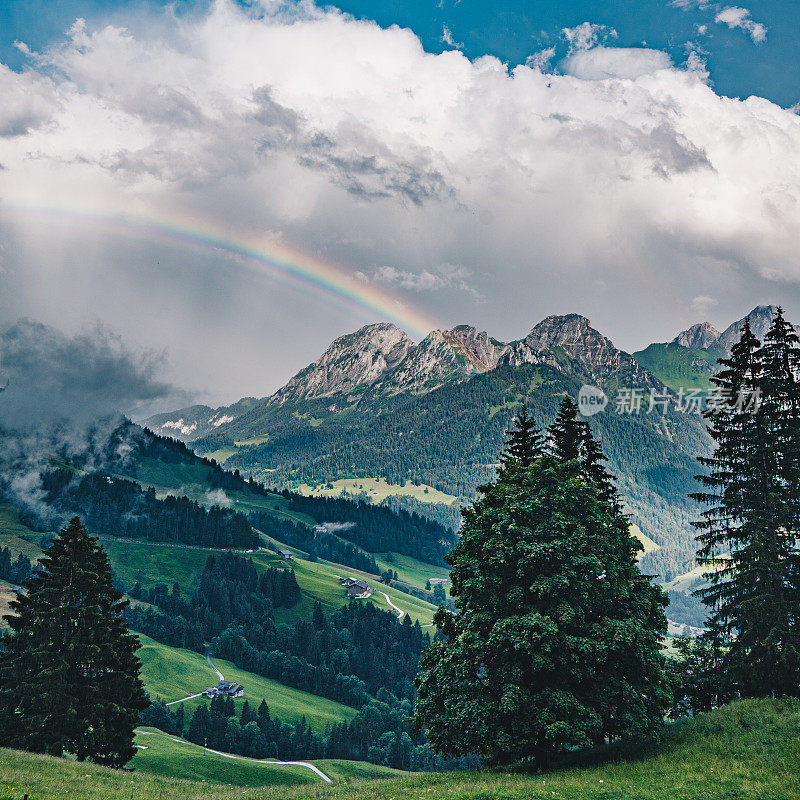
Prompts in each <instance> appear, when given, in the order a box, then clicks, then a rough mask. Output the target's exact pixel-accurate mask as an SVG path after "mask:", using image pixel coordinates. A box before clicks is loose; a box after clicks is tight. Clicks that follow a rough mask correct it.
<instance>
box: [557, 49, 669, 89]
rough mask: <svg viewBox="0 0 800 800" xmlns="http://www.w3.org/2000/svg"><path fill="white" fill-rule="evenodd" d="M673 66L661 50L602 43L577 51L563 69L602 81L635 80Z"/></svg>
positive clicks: (564, 64)
mask: <svg viewBox="0 0 800 800" xmlns="http://www.w3.org/2000/svg"><path fill="white" fill-rule="evenodd" d="M671 66H672V60H671V59H670V57H669V56H668V55H667V54H666V53H662V52H661V51H660V50H649V49H646V48H642V47H603V46H602V45H600V46H598V47H593V48H591V49H590V50H578V51H577V52H575V53H573V54H572V55H570V56H567V57H566V58H565V59H564V60H563V61H562V62H561V69H562V70H563V71H564V73H565V74H567V75H572V76H573V77H575V78H580V79H581V80H584V81H602V80H606V79H607V78H625V79H628V80H636V78H641V77H642V76H643V75H649V74H650V73H653V72H657V71H658V70H662V69H669V68H670V67H671Z"/></svg>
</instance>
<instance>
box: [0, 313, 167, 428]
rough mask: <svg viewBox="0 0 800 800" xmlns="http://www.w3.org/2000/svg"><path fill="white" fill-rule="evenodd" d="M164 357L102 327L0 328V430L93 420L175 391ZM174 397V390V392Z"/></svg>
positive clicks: (27, 324)
mask: <svg viewBox="0 0 800 800" xmlns="http://www.w3.org/2000/svg"><path fill="white" fill-rule="evenodd" d="M163 366H164V365H163V359H162V357H160V356H158V355H157V354H154V353H135V352H133V351H131V350H130V349H128V348H127V347H125V345H124V344H123V342H122V340H121V339H120V338H119V337H118V336H115V335H113V334H111V333H109V332H108V331H106V330H104V329H103V328H96V329H95V330H94V331H92V332H91V333H87V334H83V335H78V336H74V337H68V336H65V335H64V334H63V333H61V332H60V331H58V330H56V329H54V328H51V327H49V326H47V325H43V324H41V323H39V322H34V321H33V320H29V319H22V320H19V321H18V322H17V323H16V324H15V325H12V326H11V327H10V328H7V329H6V330H4V331H2V332H0V386H2V387H3V391H2V393H0V429H2V428H17V427H31V426H37V427H38V426H42V425H48V424H50V423H58V422H61V421H65V420H67V421H70V422H88V421H91V420H95V419H97V418H100V417H105V416H107V415H109V414H115V413H120V412H130V411H131V410H132V409H133V408H135V407H136V406H139V405H140V404H142V403H150V402H152V401H154V400H159V399H163V398H165V397H167V396H168V395H170V394H171V393H173V390H172V388H171V387H170V386H169V385H168V384H167V383H165V382H164V381H162V380H159V378H158V375H159V373H160V372H161V371H162V370H163ZM173 396H174V395H173Z"/></svg>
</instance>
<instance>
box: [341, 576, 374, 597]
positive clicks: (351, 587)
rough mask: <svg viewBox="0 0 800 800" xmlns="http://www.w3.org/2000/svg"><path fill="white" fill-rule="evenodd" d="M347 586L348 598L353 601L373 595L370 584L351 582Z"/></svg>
mask: <svg viewBox="0 0 800 800" xmlns="http://www.w3.org/2000/svg"><path fill="white" fill-rule="evenodd" d="M346 585H347V596H348V598H350V599H351V600H356V599H361V598H363V597H369V596H370V595H371V594H372V589H370V587H369V584H368V583H367V582H366V581H355V580H353V581H350V583H348V584H346Z"/></svg>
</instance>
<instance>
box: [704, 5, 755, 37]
mask: <svg viewBox="0 0 800 800" xmlns="http://www.w3.org/2000/svg"><path fill="white" fill-rule="evenodd" d="M714 22H719V23H724V24H725V25H727V26H728V27H729V28H730V29H731V30H733V29H734V28H741V29H742V30H743V31H745V32H746V33H748V34H749V35H750V38H751V39H752V40H753V41H754V42H755V43H756V44H761V43H762V42H763V41H765V40H766V38H767V26H766V25H764V24H763V23H762V22H756V21H755V20H754V19H752V18H751V17H750V11H749V10H748V9H746V8H740V7H739V6H727V7H726V8H723V9H722V10H721V11H720V12H719V13H718V14H717V16H716V17H714Z"/></svg>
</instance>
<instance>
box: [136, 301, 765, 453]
mask: <svg viewBox="0 0 800 800" xmlns="http://www.w3.org/2000/svg"><path fill="white" fill-rule="evenodd" d="M774 311H775V307H774V306H759V307H757V308H755V309H753V311H751V312H750V314H748V315H747V317H746V318H745V319H749V320H750V325H751V327H752V329H753V332H754V333H755V335H756V336H758V337H759V338H760V339H763V336H764V333H765V332H766V330H767V328H768V327H769V324H770V322H771V319H772V316H773V314H774ZM743 323H744V319H742V320H739V321H738V322H735V323H733V325H731V326H730V327H728V328H727V329H726V330H725V331H724V332H723V333H721V334H720V333H718V332H717V331H716V330H715V329H714V328H713V327H712V326H711V325H710V324H709V323H707V322H705V323H698V324H697V325H693V326H692V327H691V328H689V329H688V330H686V331H683V332H682V333H680V334H679V335H678V336H677V337H676V338H675V339H674V340H673V341H674V342H675V343H676V344H680V345H682V346H684V347H688V348H691V349H708V348H711V347H715V346H717V347H720V348H722V349H724V350H726V351H728V352H729V351H730V347H731V345H732V344H733V343H734V342H736V341H737V340H738V338H739V334H740V331H741V327H742V325H743ZM522 364H543V365H547V366H550V367H553V368H554V369H557V370H559V371H560V372H563V373H564V374H567V375H570V376H573V377H576V378H578V379H580V380H582V381H584V382H585V383H591V384H594V385H597V386H600V387H605V386H606V384H607V383H609V382H610V383H611V384H613V385H617V386H628V387H639V388H652V389H655V390H656V391H664V389H665V386H664V384H663V383H662V382H661V381H660V380H659V379H658V378H657V377H656V376H655V375H654V374H653V373H652V372H651V371H650V370H649V369H647V368H645V367H643V366H642V365H641V364H639V363H638V362H637V361H636V360H635V359H634V358H633V357H632V356H631V355H630V354H629V353H626V352H624V351H622V350H619V349H618V348H616V347H615V346H614V343H613V342H612V341H611V340H610V339H608V338H607V337H606V336H603V334H601V333H600V332H599V331H597V330H595V329H594V328H592V326H591V324H590V322H589V320H588V319H587V318H586V317H583V316H581V315H580V314H566V315H563V316H550V317H547V318H546V319H544V320H542V321H541V322H540V323H539V324H538V325H536V326H534V328H533V329H532V330H531V332H530V333H529V334H528V335H527V336H526V337H525V338H524V339H522V340H521V341H518V342H515V343H514V344H505V343H504V342H501V341H498V340H497V339H493V338H492V337H490V336H489V335H488V334H487V333H486V332H484V331H482V332H480V333H479V332H478V331H477V329H476V328H474V327H472V326H469V325H458V326H457V327H455V328H453V329H452V330H450V331H440V330H436V331H432V332H431V333H430V334H428V336H426V337H425V338H424V339H423V340H422V341H421V342H420V343H419V344H418V345H415V344H414V343H413V341H412V340H411V339H410V338H409V337H408V335H407V334H405V333H404V332H403V331H401V330H400V329H399V328H398V327H397V326H396V325H392V324H389V323H379V324H376V325H367V326H365V327H363V328H361V329H360V330H358V331H356V332H355V333H351V334H347V335H346V336H340V337H339V338H338V339H336V340H335V341H334V342H333V343H332V344H331V345H330V347H329V348H328V349H327V350H326V351H325V352H324V353H323V354H322V355H321V356H320V357H319V358H318V359H317V360H316V361H315V362H313V363H312V364H309V365H308V366H307V367H306V368H305V369H303V370H301V371H300V372H298V373H297V375H295V377H294V378H292V379H291V380H290V381H289V382H288V383H287V384H286V385H285V386H284V387H283V388H282V389H279V390H278V391H277V392H276V393H275V394H274V395H272V396H271V397H269V398H264V399H262V400H254V399H252V398H249V399H247V400H245V401H240V402H239V403H236V404H234V405H233V406H227V407H225V408H220V409H211V408H208V407H207V406H195V407H192V408H189V409H182V410H179V411H176V412H173V413H171V414H161V415H159V416H158V417H153V418H151V419H150V420H145V423H144V424H146V425H148V426H149V427H151V428H152V429H153V430H155V431H156V432H157V433H163V434H166V435H168V436H177V437H178V438H180V439H183V440H184V441H192V440H195V439H200V438H203V437H204V436H207V435H209V434H214V433H218V434H220V435H222V436H224V435H225V434H226V429H227V428H228V427H229V426H230V425H231V423H233V427H236V424H237V421H238V422H241V425H239V427H248V426H249V422H247V420H249V419H250V417H251V416H252V418H253V419H254V420H256V422H254V423H253V426H252V427H253V428H254V430H255V428H257V427H258V424H260V423H258V422H257V420H259V419H260V418H261V417H260V409H263V408H264V407H271V408H275V406H276V404H277V405H282V404H284V403H287V402H295V403H301V402H302V401H304V400H312V399H315V398H325V397H338V398H341V400H343V401H344V402H345V403H346V404H354V403H355V404H358V405H359V406H360V407H364V404H365V403H366V402H368V401H369V400H370V399H372V400H374V399H376V398H378V399H379V398H380V397H381V396H384V397H385V396H387V395H388V396H393V395H399V394H402V393H404V392H407V393H411V394H419V393H424V392H429V391H431V390H433V389H435V388H437V387H438V386H442V385H443V384H445V383H452V382H458V381H464V380H467V379H469V378H470V377H472V376H473V375H476V374H479V373H483V372H487V371H489V370H492V369H495V368H496V367H498V366H502V365H505V366H511V367H515V366H520V365H522ZM692 366H693V367H696V368H697V369H699V368H701V367H702V366H703V365H702V364H698V365H694V364H693V365H692ZM337 402H338V401H337ZM246 415H247V416H246ZM246 422H247V424H245V423H246ZM237 430H238V428H237ZM260 432H262V431H260V430H259V431H258V433H260ZM252 435H255V433H254V434H252Z"/></svg>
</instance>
